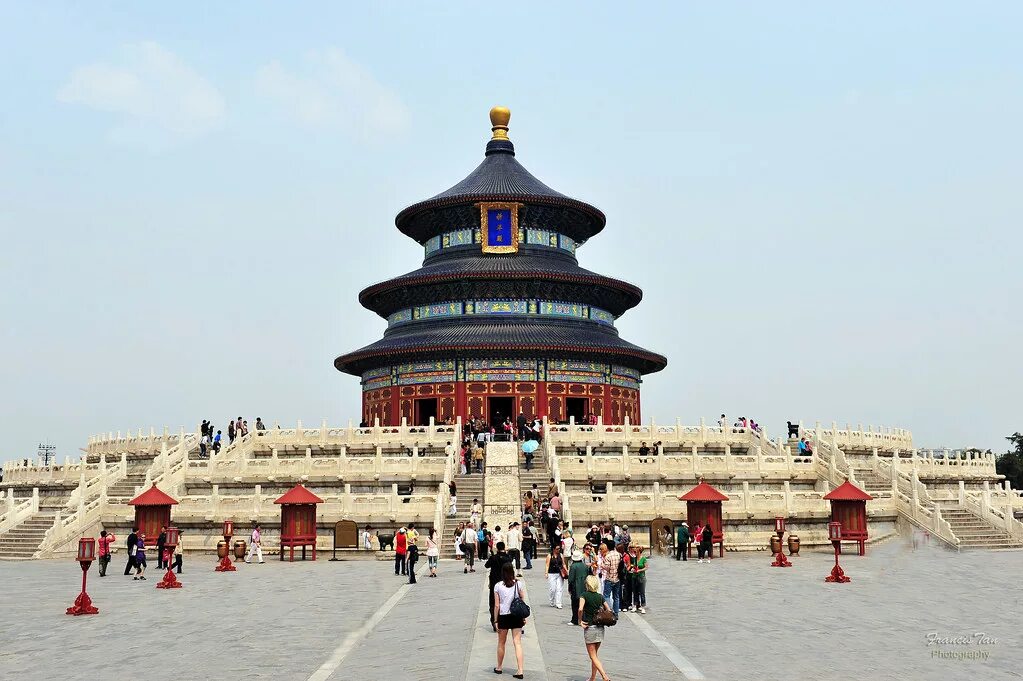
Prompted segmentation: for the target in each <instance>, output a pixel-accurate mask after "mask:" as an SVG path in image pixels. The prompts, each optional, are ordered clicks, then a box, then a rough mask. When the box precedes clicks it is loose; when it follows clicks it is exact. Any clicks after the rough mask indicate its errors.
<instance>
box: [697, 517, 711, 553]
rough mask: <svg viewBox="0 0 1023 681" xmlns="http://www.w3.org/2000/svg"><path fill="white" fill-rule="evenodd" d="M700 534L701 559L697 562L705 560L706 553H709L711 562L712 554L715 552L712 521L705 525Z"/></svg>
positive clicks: (699, 549)
mask: <svg viewBox="0 0 1023 681" xmlns="http://www.w3.org/2000/svg"><path fill="white" fill-rule="evenodd" d="M698 536H699V537H700V546H699V548H698V549H697V551H698V553H699V559H700V560H699V561H697V562H700V563H702V562H703V555H704V554H707V562H710V560H711V554H712V553H713V552H714V545H713V543H712V542H713V540H714V530H713V529H711V527H710V523H707V524H706V525H704V526H703V531H702V532H701V533H700V534H699V535H698Z"/></svg>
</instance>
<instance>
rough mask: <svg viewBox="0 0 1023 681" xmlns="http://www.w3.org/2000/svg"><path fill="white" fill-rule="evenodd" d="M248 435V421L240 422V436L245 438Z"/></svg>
mask: <svg viewBox="0 0 1023 681" xmlns="http://www.w3.org/2000/svg"><path fill="white" fill-rule="evenodd" d="M248 434H249V422H248V421H242V434H241V436H242V437H245V436H246V435H248Z"/></svg>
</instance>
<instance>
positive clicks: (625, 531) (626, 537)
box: [615, 525, 632, 550]
mask: <svg viewBox="0 0 1023 681" xmlns="http://www.w3.org/2000/svg"><path fill="white" fill-rule="evenodd" d="M630 543H632V535H631V534H629V526H628V525H622V529H621V530H619V532H618V536H616V537H615V544H622V545H623V546H625V549H626V550H628V548H629V544H630Z"/></svg>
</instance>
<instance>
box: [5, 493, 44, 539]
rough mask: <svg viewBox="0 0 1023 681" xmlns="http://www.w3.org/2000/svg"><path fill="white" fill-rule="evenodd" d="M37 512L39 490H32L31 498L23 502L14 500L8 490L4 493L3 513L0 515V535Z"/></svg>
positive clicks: (12, 494)
mask: <svg viewBox="0 0 1023 681" xmlns="http://www.w3.org/2000/svg"><path fill="white" fill-rule="evenodd" d="M38 512H39V488H33V489H32V496H30V497H29V498H28V499H25V500H23V501H16V500H15V499H14V492H13V491H12V490H10V489H8V490H7V491H6V493H4V497H3V512H2V513H0V534H2V533H4V532H6V531H8V530H10V529H12V528H15V527H17V526H18V525H20V524H21V523H23V522H25V521H26V520H28V519H29V518H31V517H32V516H33V515H35V514H36V513H38Z"/></svg>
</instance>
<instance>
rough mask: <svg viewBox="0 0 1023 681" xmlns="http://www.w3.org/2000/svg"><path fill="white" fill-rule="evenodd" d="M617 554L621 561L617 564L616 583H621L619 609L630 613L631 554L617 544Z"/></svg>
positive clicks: (621, 545)
mask: <svg viewBox="0 0 1023 681" xmlns="http://www.w3.org/2000/svg"><path fill="white" fill-rule="evenodd" d="M618 553H620V554H621V556H622V559H621V561H620V562H619V563H618V581H620V582H621V583H622V602H621V605H620V606H619V609H621V610H626V611H632V610H634V609H635V608H633V607H632V568H633V562H632V554H631V553H629V550H628V549H627V548H625V545H624V544H618Z"/></svg>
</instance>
